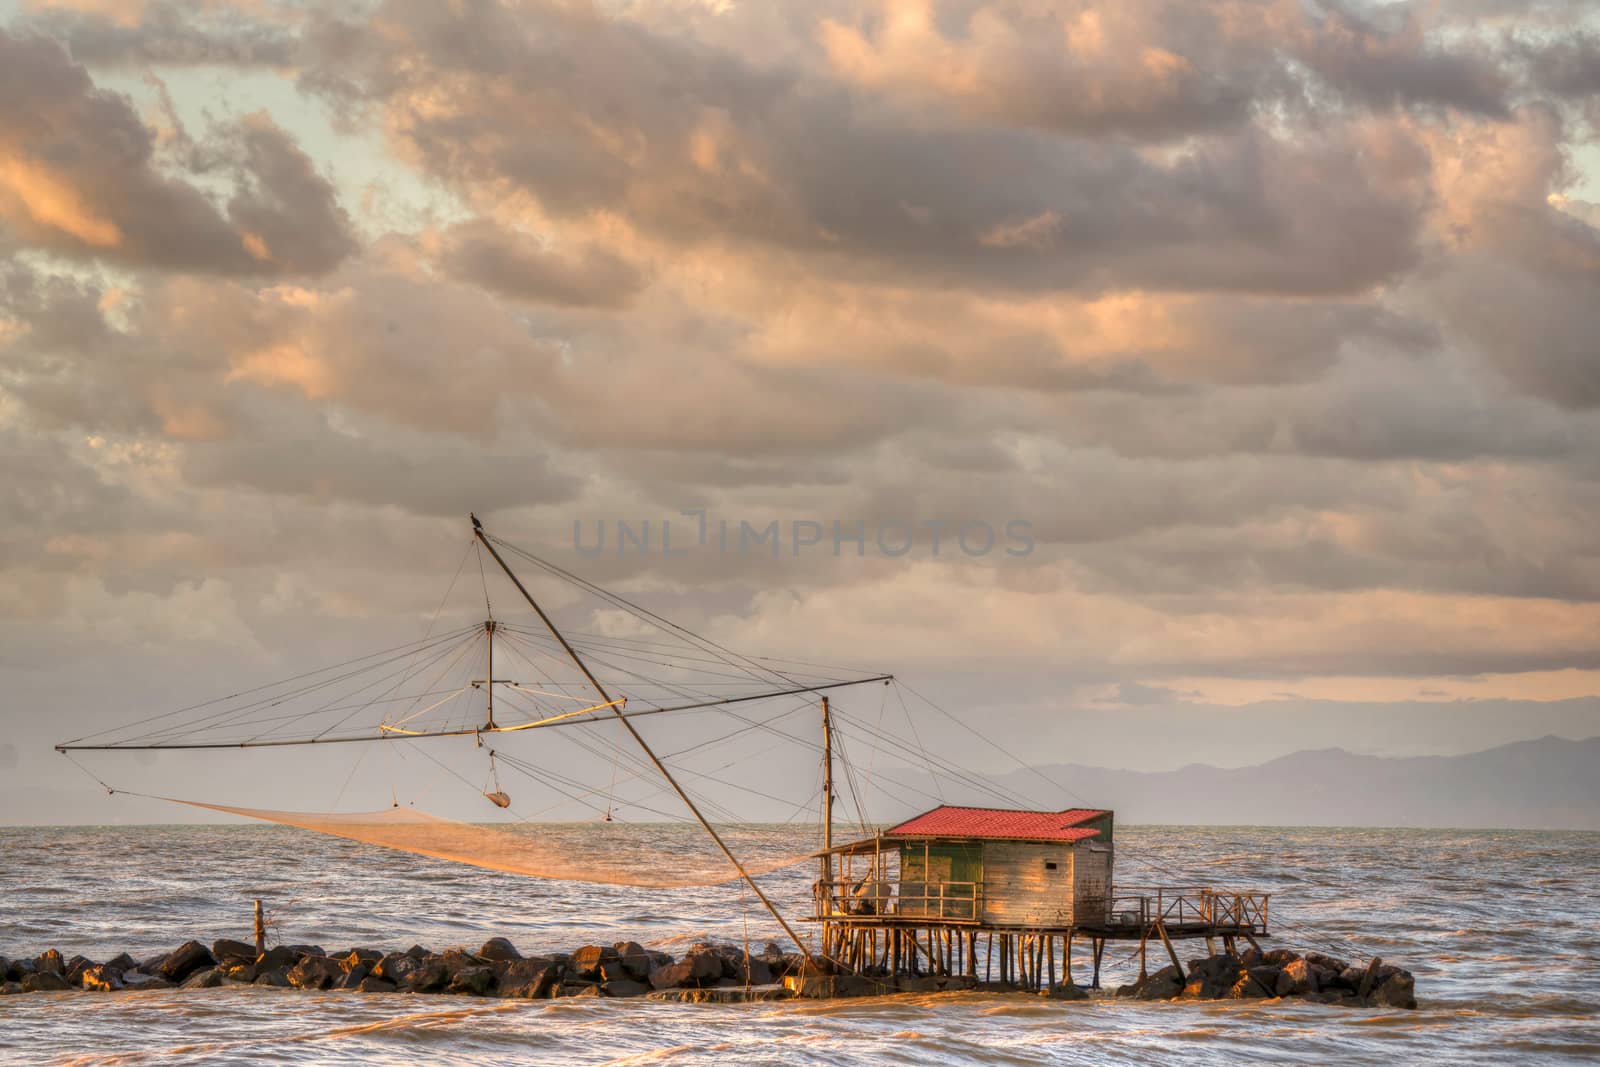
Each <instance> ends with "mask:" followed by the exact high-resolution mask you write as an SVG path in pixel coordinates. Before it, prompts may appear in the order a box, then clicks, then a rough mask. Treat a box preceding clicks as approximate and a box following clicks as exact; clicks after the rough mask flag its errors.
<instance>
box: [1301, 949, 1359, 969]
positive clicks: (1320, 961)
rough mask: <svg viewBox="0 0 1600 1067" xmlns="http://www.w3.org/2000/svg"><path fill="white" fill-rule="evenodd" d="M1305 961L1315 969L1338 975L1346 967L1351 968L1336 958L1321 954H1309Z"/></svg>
mask: <svg viewBox="0 0 1600 1067" xmlns="http://www.w3.org/2000/svg"><path fill="white" fill-rule="evenodd" d="M1305 960H1306V962H1307V963H1309V964H1311V965H1312V966H1313V967H1321V968H1322V969H1323V970H1325V971H1331V972H1332V973H1334V974H1338V973H1340V972H1341V971H1343V970H1344V969H1345V968H1346V967H1348V966H1350V964H1349V963H1347V962H1345V961H1344V960H1341V959H1338V958H1336V957H1334V956H1324V955H1323V954H1322V953H1320V952H1307V953H1306V955H1305Z"/></svg>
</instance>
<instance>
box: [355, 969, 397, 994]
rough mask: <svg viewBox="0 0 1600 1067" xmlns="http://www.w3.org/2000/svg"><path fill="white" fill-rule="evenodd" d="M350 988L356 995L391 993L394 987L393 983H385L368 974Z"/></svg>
mask: <svg viewBox="0 0 1600 1067" xmlns="http://www.w3.org/2000/svg"><path fill="white" fill-rule="evenodd" d="M351 988H352V989H354V990H355V992H357V993H393V992H394V991H395V989H396V986H395V984H394V983H393V982H386V981H384V980H383V979H382V978H375V977H373V976H372V975H370V974H369V975H367V976H366V977H365V978H363V979H361V981H359V982H357V983H356V984H355V985H354V986H352V987H351Z"/></svg>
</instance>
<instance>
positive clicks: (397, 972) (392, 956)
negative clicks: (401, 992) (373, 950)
mask: <svg viewBox="0 0 1600 1067" xmlns="http://www.w3.org/2000/svg"><path fill="white" fill-rule="evenodd" d="M419 966H421V961H420V959H419V958H418V957H416V956H412V955H408V954H405V953H400V952H391V953H389V954H388V955H387V956H384V957H383V958H382V959H380V960H378V962H377V963H374V964H373V965H372V976H373V977H374V978H378V979H382V980H383V981H385V982H396V983H398V982H400V981H403V980H404V979H405V978H406V977H407V976H408V975H410V974H411V972H413V971H415V970H416V969H417V968H418V967H419Z"/></svg>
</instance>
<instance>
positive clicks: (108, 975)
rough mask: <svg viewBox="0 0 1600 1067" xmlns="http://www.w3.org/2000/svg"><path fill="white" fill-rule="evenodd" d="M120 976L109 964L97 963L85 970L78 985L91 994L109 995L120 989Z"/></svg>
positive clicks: (120, 972)
mask: <svg viewBox="0 0 1600 1067" xmlns="http://www.w3.org/2000/svg"><path fill="white" fill-rule="evenodd" d="M122 974H123V972H122V971H120V970H117V969H116V968H114V967H112V966H111V965H110V964H109V963H98V964H95V965H94V966H93V967H88V968H85V970H84V972H83V974H82V975H81V976H79V978H78V984H79V985H80V986H82V987H83V988H84V989H87V990H89V991H90V992H92V993H109V992H111V991H112V990H116V989H121V988H122Z"/></svg>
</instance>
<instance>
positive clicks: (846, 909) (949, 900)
mask: <svg viewBox="0 0 1600 1067" xmlns="http://www.w3.org/2000/svg"><path fill="white" fill-rule="evenodd" d="M813 892H814V893H815V894H816V902H817V908H818V917H819V918H822V917H825V916H833V915H838V916H844V915H900V916H908V917H915V918H919V919H950V920H963V919H964V920H972V919H976V918H978V917H979V916H980V915H981V914H982V912H983V884H982V883H981V882H887V881H883V882H877V883H871V882H868V883H865V884H849V885H847V884H845V883H843V882H830V883H827V884H826V885H825V884H824V883H822V882H817V883H816V884H815V885H814V886H813Z"/></svg>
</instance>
